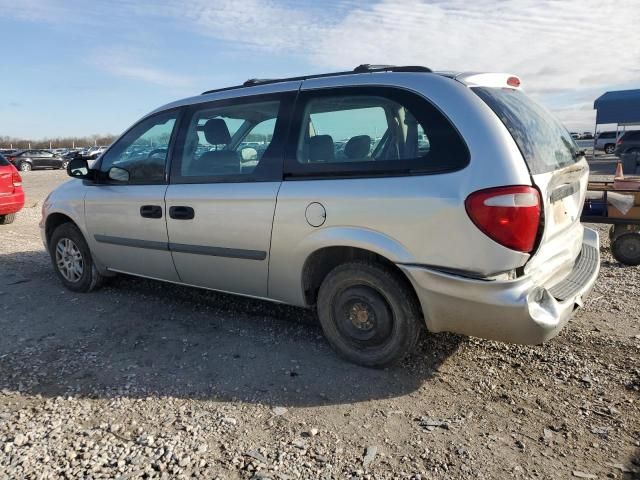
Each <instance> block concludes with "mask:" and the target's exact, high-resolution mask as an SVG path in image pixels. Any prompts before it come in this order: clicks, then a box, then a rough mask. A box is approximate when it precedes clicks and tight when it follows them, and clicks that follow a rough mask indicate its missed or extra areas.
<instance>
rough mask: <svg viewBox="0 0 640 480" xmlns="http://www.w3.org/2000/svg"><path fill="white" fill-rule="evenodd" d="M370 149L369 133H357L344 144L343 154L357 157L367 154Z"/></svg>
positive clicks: (364, 156) (363, 156) (366, 155)
mask: <svg viewBox="0 0 640 480" xmlns="http://www.w3.org/2000/svg"><path fill="white" fill-rule="evenodd" d="M370 150H371V137H370V136H369V135H358V136H356V137H351V138H350V139H349V141H348V142H347V144H346V145H345V146H344V154H345V155H346V156H347V158H350V159H354V160H355V159H358V158H366V157H368V156H369V151H370Z"/></svg>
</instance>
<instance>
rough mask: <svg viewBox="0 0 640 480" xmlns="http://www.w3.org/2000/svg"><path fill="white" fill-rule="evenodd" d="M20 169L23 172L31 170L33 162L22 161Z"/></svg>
mask: <svg viewBox="0 0 640 480" xmlns="http://www.w3.org/2000/svg"><path fill="white" fill-rule="evenodd" d="M20 171H21V172H30V171H31V164H30V163H29V162H20Z"/></svg>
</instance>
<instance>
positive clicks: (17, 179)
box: [11, 170, 22, 187]
mask: <svg viewBox="0 0 640 480" xmlns="http://www.w3.org/2000/svg"><path fill="white" fill-rule="evenodd" d="M11 181H12V182H13V186H14V187H21V186H22V177H21V176H20V174H19V173H18V171H17V170H16V171H14V172H13V174H12V175H11Z"/></svg>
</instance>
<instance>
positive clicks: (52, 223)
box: [44, 213, 75, 245]
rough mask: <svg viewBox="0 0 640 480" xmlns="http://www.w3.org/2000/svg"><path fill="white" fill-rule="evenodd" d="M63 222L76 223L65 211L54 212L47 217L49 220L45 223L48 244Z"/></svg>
mask: <svg viewBox="0 0 640 480" xmlns="http://www.w3.org/2000/svg"><path fill="white" fill-rule="evenodd" d="M63 223H73V224H74V225H75V222H74V221H73V220H71V218H69V217H67V216H66V215H65V214H63V213H52V214H51V215H49V216H48V217H47V222H46V224H45V230H44V231H45V237H46V239H47V245H49V241H50V240H51V235H52V234H53V232H54V230H55V229H56V228H58V227H59V226H60V225H62V224H63Z"/></svg>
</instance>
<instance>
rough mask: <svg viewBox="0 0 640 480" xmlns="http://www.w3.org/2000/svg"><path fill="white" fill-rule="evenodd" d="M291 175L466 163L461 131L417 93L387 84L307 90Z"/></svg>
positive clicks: (400, 171) (420, 169)
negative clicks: (382, 85) (381, 85)
mask: <svg viewBox="0 0 640 480" xmlns="http://www.w3.org/2000/svg"><path fill="white" fill-rule="evenodd" d="M296 110H297V112H296V115H295V118H296V120H295V122H294V124H296V125H298V126H299V128H298V130H297V131H296V132H295V133H294V136H293V139H294V142H295V152H292V154H291V155H288V156H287V173H288V174H289V175H293V176H295V175H349V176H352V175H356V176H358V175H365V176H366V175H370V174H371V175H380V174H391V175H406V174H426V173H436V172H444V171H452V170H457V169H460V168H464V167H465V166H466V165H467V164H468V162H469V151H468V149H467V147H466V145H465V143H464V141H463V140H462V138H461V137H460V135H459V133H458V132H457V130H456V129H455V128H454V127H453V125H452V124H451V123H450V122H449V120H448V119H447V118H446V117H445V116H444V115H443V114H442V113H441V112H440V111H439V110H438V109H437V108H435V107H434V106H433V105H432V104H430V103H429V102H428V101H427V100H425V99H424V98H422V97H419V96H418V95H416V94H413V93H410V92H407V91H404V90H398V89H393V88H383V87H374V88H371V87H367V88H362V87H358V88H355V87H347V88H340V89H327V90H321V91H309V92H303V93H302V94H301V97H300V99H299V102H298V106H297V108H296Z"/></svg>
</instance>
